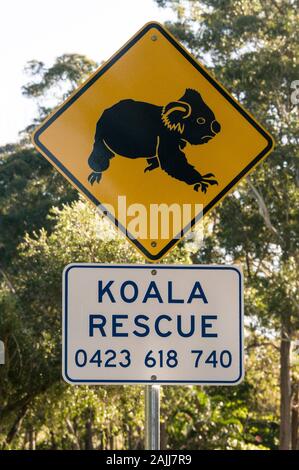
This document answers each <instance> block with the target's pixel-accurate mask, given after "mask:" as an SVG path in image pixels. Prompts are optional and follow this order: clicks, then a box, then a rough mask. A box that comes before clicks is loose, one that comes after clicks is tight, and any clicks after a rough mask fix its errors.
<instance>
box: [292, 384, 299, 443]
mask: <svg viewBox="0 0 299 470" xmlns="http://www.w3.org/2000/svg"><path fill="white" fill-rule="evenodd" d="M298 425H299V383H295V384H294V392H293V403H292V450H298V444H299V443H298Z"/></svg>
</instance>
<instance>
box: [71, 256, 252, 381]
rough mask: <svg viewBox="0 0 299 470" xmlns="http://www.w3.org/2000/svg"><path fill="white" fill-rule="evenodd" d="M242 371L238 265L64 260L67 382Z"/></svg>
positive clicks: (224, 375) (232, 375) (229, 376)
mask: <svg viewBox="0 0 299 470" xmlns="http://www.w3.org/2000/svg"><path fill="white" fill-rule="evenodd" d="M182 278H183V279H184V282H182ZM243 374H244V367H243V280H242V273H241V271H240V270H239V269H238V268H237V267H235V266H199V265H176V266H174V265H131V264H129V265H120V264H119V265H108V264H106V265H105V264H102V265H101V264H70V265H68V266H66V268H65V270H64V273H63V377H64V379H65V380H66V381H67V382H69V383H71V384H84V383H85V384H121V383H131V384H133V383H153V382H155V383H160V384H188V383H189V384H198V385H236V384H238V383H240V382H241V380H242V378H243Z"/></svg>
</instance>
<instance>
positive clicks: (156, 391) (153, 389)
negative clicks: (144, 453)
mask: <svg viewBox="0 0 299 470" xmlns="http://www.w3.org/2000/svg"><path fill="white" fill-rule="evenodd" d="M144 393H145V449H146V450H160V385H146V386H145V391H144Z"/></svg>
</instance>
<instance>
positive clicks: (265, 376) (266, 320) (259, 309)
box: [0, 0, 299, 449]
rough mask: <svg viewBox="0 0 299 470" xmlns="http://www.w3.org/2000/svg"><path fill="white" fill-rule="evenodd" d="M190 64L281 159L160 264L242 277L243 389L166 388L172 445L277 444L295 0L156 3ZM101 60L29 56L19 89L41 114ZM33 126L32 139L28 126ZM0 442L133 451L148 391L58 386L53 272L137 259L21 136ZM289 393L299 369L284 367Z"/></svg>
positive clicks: (293, 242)
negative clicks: (232, 101) (216, 84)
mask: <svg viewBox="0 0 299 470" xmlns="http://www.w3.org/2000/svg"><path fill="white" fill-rule="evenodd" d="M157 3H159V4H160V6H162V7H163V6H172V7H173V9H174V10H175V11H176V12H177V20H176V21H175V22H174V23H173V24H169V27H170V28H171V29H172V31H173V33H174V34H175V35H176V36H177V37H178V38H179V39H181V40H182V41H183V42H184V44H185V45H186V46H187V47H188V48H189V49H190V50H191V51H192V53H193V54H194V55H196V56H197V57H198V58H200V59H201V60H202V61H204V62H205V63H206V65H207V66H209V67H210V69H211V70H212V72H213V73H214V74H215V75H216V77H217V78H219V80H220V81H221V82H222V83H224V84H225V85H226V86H227V87H228V88H229V89H230V90H231V91H232V92H233V93H234V95H235V96H236V97H237V98H238V99H239V100H240V101H242V103H243V104H245V106H246V107H247V108H248V109H249V111H251V112H252V113H253V114H254V115H255V116H256V117H257V118H258V119H259V120H260V121H261V122H263V123H264V124H265V126H266V127H267V128H269V129H270V130H271V131H272V133H273V134H274V137H275V139H276V150H275V152H274V153H273V154H272V155H271V157H269V158H268V159H267V161H266V162H265V163H263V164H262V165H260V166H259V167H258V168H257V169H256V170H255V171H254V173H253V175H252V176H251V177H250V179H248V180H247V183H246V182H245V181H244V182H243V183H241V184H240V185H239V186H238V188H237V190H236V191H235V192H234V193H233V194H231V195H230V196H229V197H228V198H227V199H226V200H225V201H224V202H223V203H222V204H221V206H219V207H218V209H216V210H214V211H213V213H212V214H211V216H210V217H209V218H208V219H206V220H205V240H204V244H203V245H202V246H200V247H197V248H196V250H195V251H194V244H192V243H180V244H179V245H178V247H177V248H176V249H175V250H173V251H172V252H171V254H170V255H169V256H168V257H167V258H166V259H165V261H164V262H169V263H190V262H191V261H192V262H193V263H199V262H201V263H224V262H228V263H231V262H234V263H239V264H241V265H242V266H243V269H244V274H245V287H246V289H245V307H246V308H245V313H246V338H245V340H246V371H247V372H246V378H245V381H244V382H243V383H242V384H241V385H239V386H237V387H231V388H230V387H206V388H202V387H191V386H186V387H170V386H167V387H163V399H162V410H161V411H162V421H163V422H162V441H163V445H164V446H165V447H167V448H170V449H172V448H186V449H263V448H267V449H276V448H277V446H278V427H279V401H280V390H279V360H280V357H279V338H280V333H281V330H283V328H285V324H286V323H287V325H288V334H289V337H290V339H293V338H296V337H297V336H296V335H298V333H297V331H298V307H297V305H298V264H299V263H298V261H299V257H298V232H299V207H298V164H297V152H298V128H297V119H298V113H297V109H296V107H295V106H294V105H293V104H292V103H291V101H290V91H291V90H290V83H291V81H292V80H294V79H298V75H299V74H298V66H297V59H298V47H297V42H298V41H297V36H296V10H295V8H294V2H293V1H291V0H275V1H274V2H273V1H270V0H265V1H263V2H261V1H259V0H256V1H253V2H252V1H249V0H238V1H231V0H228V1H219V0H198V1H197V0H194V1H188V0H157ZM95 66H96V64H95V63H94V62H93V61H90V60H89V59H87V58H85V57H83V56H80V55H76V54H72V55H63V56H61V57H59V58H58V59H57V60H56V61H55V62H54V64H53V65H52V66H50V67H47V66H45V64H43V63H41V62H36V61H32V62H31V63H29V64H28V67H27V71H29V73H30V74H31V76H32V80H31V82H30V83H29V84H27V85H26V86H25V87H24V89H23V92H24V94H25V95H26V96H28V97H31V98H34V99H35V100H36V101H37V104H38V109H39V115H38V117H37V119H36V122H34V123H33V125H32V126H30V128H29V129H28V130H31V129H32V128H33V127H34V125H36V123H38V122H39V121H40V120H41V119H42V118H43V116H45V115H46V114H47V113H48V111H49V109H50V108H52V107H53V106H55V105H56V104H57V102H58V101H60V100H61V99H62V98H64V97H65V96H67V95H68V94H69V93H70V92H71V91H72V90H73V89H74V88H75V86H76V85H77V84H79V83H80V82H81V81H82V80H84V79H85V77H86V76H87V75H89V74H90V72H91V71H93V70H94V68H95ZM28 130H27V131H28ZM0 207H1V209H0V211H1V212H0V338H1V340H2V341H4V343H5V348H6V359H7V360H6V365H5V367H2V366H1V368H0V446H1V447H2V448H5V449H8V448H12V449H14V448H18V449H21V448H35V447H36V448H39V449H90V448H95V449H109V448H110V449H114V448H118V449H120V448H125V449H135V448H141V447H142V446H143V431H144V429H143V427H144V414H143V399H144V397H143V389H142V387H132V386H126V387H116V386H115V387H114V386H113V387H112V386H109V387H108V386H107V387H86V386H83V387H77V386H70V385H67V384H65V383H63V382H62V379H61V274H62V270H63V268H64V266H65V265H66V264H68V263H70V262H108V263H112V262H113V263H122V262H124V263H128V262H129V263H132V262H142V257H141V256H140V255H139V254H138V253H137V252H136V251H135V249H134V248H133V247H132V246H131V245H130V244H129V243H128V242H127V241H125V240H124V238H123V236H122V235H119V234H116V232H115V230H114V229H113V228H112V226H111V225H110V223H109V222H107V221H106V219H104V218H103V217H102V216H101V215H100V214H99V213H98V212H97V211H96V209H94V208H92V207H91V206H90V205H89V204H87V203H85V202H83V200H82V199H80V198H78V196H77V193H76V192H75V191H74V190H73V189H71V187H70V185H69V183H67V182H66V181H65V180H63V178H62V177H61V176H60V175H59V174H58V172H57V171H56V170H54V169H52V168H51V166H50V165H49V164H48V163H47V162H46V161H45V160H44V159H43V158H42V157H40V156H38V155H37V153H36V152H35V151H34V150H33V148H32V146H31V145H30V143H29V139H28V136H27V135H26V134H25V137H24V139H23V141H21V142H20V143H19V144H10V145H6V146H5V147H2V148H1V149H0ZM291 372H292V380H293V384H294V385H295V382H296V381H298V364H297V365H296V362H294V365H293V366H292V371H291Z"/></svg>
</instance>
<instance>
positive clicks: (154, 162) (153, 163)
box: [144, 158, 159, 173]
mask: <svg viewBox="0 0 299 470" xmlns="http://www.w3.org/2000/svg"><path fill="white" fill-rule="evenodd" d="M151 160H152V161H150V164H149V165H148V166H147V167H146V168H145V169H144V173H146V172H147V171H152V170H154V169H155V168H158V167H159V162H158V160H157V159H156V158H153V159H151Z"/></svg>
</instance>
